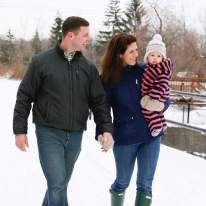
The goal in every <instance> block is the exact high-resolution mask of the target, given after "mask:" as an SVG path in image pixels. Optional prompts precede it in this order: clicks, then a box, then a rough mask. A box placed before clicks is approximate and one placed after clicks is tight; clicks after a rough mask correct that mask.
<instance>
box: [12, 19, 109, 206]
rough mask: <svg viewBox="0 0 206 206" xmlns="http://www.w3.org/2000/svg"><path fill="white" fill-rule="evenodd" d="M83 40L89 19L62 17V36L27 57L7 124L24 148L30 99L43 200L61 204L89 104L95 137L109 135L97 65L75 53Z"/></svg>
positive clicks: (106, 139)
mask: <svg viewBox="0 0 206 206" xmlns="http://www.w3.org/2000/svg"><path fill="white" fill-rule="evenodd" d="M88 41H89V23H88V22H87V21H86V20H85V19H83V18H81V17H74V16H72V17H68V18H67V19H66V20H65V21H64V23H63V25H62V41H61V42H60V44H59V45H57V46H56V47H55V48H52V49H50V50H48V51H46V52H44V53H41V54H39V55H37V56H35V57H33V59H32V62H31V64H30V66H29V68H28V71H27V73H26V75H25V76H24V78H23V80H22V82H21V84H20V86H19V89H18V93H17V100H16V105H15V109H14V119H13V130H14V134H15V137H16V146H17V147H18V148H19V149H20V150H22V151H26V147H28V146H29V144H28V140H27V120H28V116H29V113H30V110H31V105H32V103H33V108H32V110H33V122H34V123H35V126H36V136H37V144H38V151H39V159H40V163H41V167H42V170H43V172H44V175H45V177H46V180H47V186H48V188H47V191H46V194H45V197H44V201H43V204H42V205H43V206H67V205H68V202H67V185H68V182H69V180H70V177H71V174H72V171H73V167H74V164H75V162H76V160H77V158H78V155H79V152H80V150H81V140H82V134H83V130H85V129H86V121H87V117H88V111H89V108H90V109H91V110H92V112H93V114H94V121H95V123H96V126H97V129H98V131H100V133H102V135H101V136H100V138H101V139H100V143H101V144H102V148H103V150H107V149H108V147H109V146H110V143H111V141H112V136H111V133H112V124H111V116H110V112H109V110H108V108H107V107H106V103H105V93H104V90H103V88H102V85H101V81H100V79H99V75H98V72H97V69H96V68H95V66H94V65H93V64H91V63H90V62H89V61H88V60H87V59H86V58H85V57H84V56H83V55H82V53H81V51H82V50H83V49H84V48H85V46H86V45H87V44H88Z"/></svg>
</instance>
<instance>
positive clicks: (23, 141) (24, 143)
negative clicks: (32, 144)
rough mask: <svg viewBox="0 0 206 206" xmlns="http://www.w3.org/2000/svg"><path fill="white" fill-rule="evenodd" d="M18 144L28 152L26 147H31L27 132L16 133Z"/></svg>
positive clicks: (22, 149)
mask: <svg viewBox="0 0 206 206" xmlns="http://www.w3.org/2000/svg"><path fill="white" fill-rule="evenodd" d="M15 138H16V146H17V147H18V148H19V149H20V150H21V151H23V152H26V147H29V143H28V139H27V135H26V134H16V136H15Z"/></svg>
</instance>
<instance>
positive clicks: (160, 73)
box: [141, 34, 173, 137]
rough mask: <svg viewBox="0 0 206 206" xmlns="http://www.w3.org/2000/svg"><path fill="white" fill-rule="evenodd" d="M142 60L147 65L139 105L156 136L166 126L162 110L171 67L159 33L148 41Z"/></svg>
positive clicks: (166, 94) (165, 99)
mask: <svg viewBox="0 0 206 206" xmlns="http://www.w3.org/2000/svg"><path fill="white" fill-rule="evenodd" d="M144 61H145V62H146V63H147V67H146V69H145V71H144V74H143V80H142V85H141V95H142V99H141V106H142V108H143V109H142V112H143V114H144V117H145V119H146V122H147V123H148V127H149V129H150V132H151V135H152V136H153V137H156V136H159V135H161V134H163V133H164V131H165V130H166V128H167V125H166V121H165V118H164V115H163V110H164V107H165V106H164V103H165V102H166V101H167V100H168V99H169V80H170V79H171V76H172V68H173V65H172V62H171V60H170V59H168V58H166V47H165V44H164V42H163V41H162V37H161V35H160V34H155V35H154V37H153V39H152V40H151V41H150V42H149V43H148V45H147V48H146V54H145V56H144Z"/></svg>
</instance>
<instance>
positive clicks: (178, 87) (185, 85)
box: [170, 77, 206, 93]
mask: <svg viewBox="0 0 206 206" xmlns="http://www.w3.org/2000/svg"><path fill="white" fill-rule="evenodd" d="M170 88H171V89H172V90H174V91H182V92H195V93H201V92H206V77H205V78H199V77H173V78H172V80H171V81H170Z"/></svg>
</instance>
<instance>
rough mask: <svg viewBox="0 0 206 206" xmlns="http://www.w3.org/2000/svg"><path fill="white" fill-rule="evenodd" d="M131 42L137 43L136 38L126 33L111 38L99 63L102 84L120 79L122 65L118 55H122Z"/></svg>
mask: <svg viewBox="0 0 206 206" xmlns="http://www.w3.org/2000/svg"><path fill="white" fill-rule="evenodd" d="M133 42H137V40H136V37H135V36H133V35H131V34H127V33H120V34H117V35H115V36H113V37H112V39H111V40H110V42H109V44H108V46H107V48H106V50H105V53H104V56H103V59H102V63H101V68H102V74H101V78H102V80H103V81H104V82H114V81H118V80H119V79H120V78H121V74H122V71H123V70H124V65H123V62H122V59H121V58H120V55H121V54H124V53H125V51H126V50H127V48H128V46H129V45H130V44H132V43H133Z"/></svg>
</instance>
